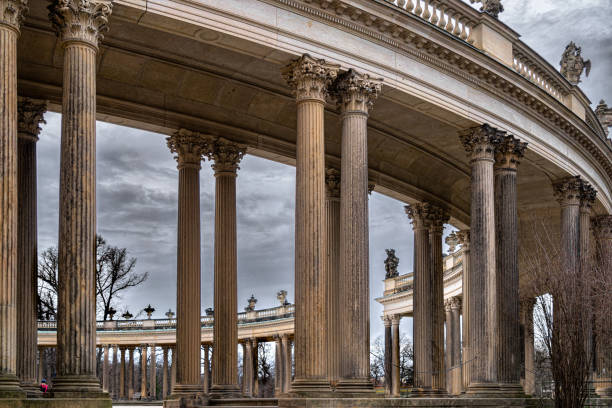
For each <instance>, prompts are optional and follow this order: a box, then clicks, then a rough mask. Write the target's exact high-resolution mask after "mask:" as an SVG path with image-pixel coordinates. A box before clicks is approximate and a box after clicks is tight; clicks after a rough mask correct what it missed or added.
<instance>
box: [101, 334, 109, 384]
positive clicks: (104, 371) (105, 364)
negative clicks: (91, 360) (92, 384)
mask: <svg viewBox="0 0 612 408" xmlns="http://www.w3.org/2000/svg"><path fill="white" fill-rule="evenodd" d="M109 353H110V346H109V345H108V344H105V345H104V356H103V359H104V361H103V363H102V389H103V390H104V392H109V391H110V386H109V385H110V383H109V375H110V367H109V363H110V361H109V359H110V355H109Z"/></svg>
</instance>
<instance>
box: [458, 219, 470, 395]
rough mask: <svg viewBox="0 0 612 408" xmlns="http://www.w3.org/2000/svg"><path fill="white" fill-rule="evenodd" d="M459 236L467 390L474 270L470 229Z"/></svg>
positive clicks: (465, 384)
mask: <svg viewBox="0 0 612 408" xmlns="http://www.w3.org/2000/svg"><path fill="white" fill-rule="evenodd" d="M455 234H456V235H457V238H458V239H459V244H461V251H462V254H461V263H462V267H463V272H462V276H461V290H462V292H463V293H462V302H461V311H462V315H463V320H462V321H461V324H462V326H461V335H462V338H461V344H462V346H463V350H462V353H461V363H462V364H461V377H462V379H461V381H462V387H461V389H462V391H465V390H466V389H467V388H468V387H469V385H470V375H471V367H472V358H471V356H470V347H469V332H470V330H469V322H470V317H469V316H470V312H469V309H470V308H469V305H470V303H469V301H468V300H469V299H470V276H471V273H472V270H471V268H470V230H469V229H468V230H461V231H457V232H456V233H455Z"/></svg>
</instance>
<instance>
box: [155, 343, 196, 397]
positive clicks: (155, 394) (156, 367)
mask: <svg viewBox="0 0 612 408" xmlns="http://www.w3.org/2000/svg"><path fill="white" fill-rule="evenodd" d="M155 351H156V350H155V344H151V361H150V364H149V370H150V372H149V394H150V395H151V399H152V400H156V399H157V355H156V354H155ZM198 368H199V367H198ZM198 383H199V381H198Z"/></svg>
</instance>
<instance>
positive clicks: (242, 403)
mask: <svg viewBox="0 0 612 408" xmlns="http://www.w3.org/2000/svg"><path fill="white" fill-rule="evenodd" d="M210 405H211V406H222V407H226V408H230V407H232V408H236V407H258V408H276V407H277V406H278V400H277V399H276V398H227V399H212V400H210Z"/></svg>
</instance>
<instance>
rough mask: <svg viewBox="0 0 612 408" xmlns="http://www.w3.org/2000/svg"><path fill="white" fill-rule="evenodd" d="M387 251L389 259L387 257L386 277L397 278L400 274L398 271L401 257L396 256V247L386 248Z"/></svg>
mask: <svg viewBox="0 0 612 408" xmlns="http://www.w3.org/2000/svg"><path fill="white" fill-rule="evenodd" d="M385 252H387V259H385V271H386V272H387V273H386V274H385V279H389V278H395V277H396V276H399V272H397V265H399V258H398V257H397V256H395V249H385Z"/></svg>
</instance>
